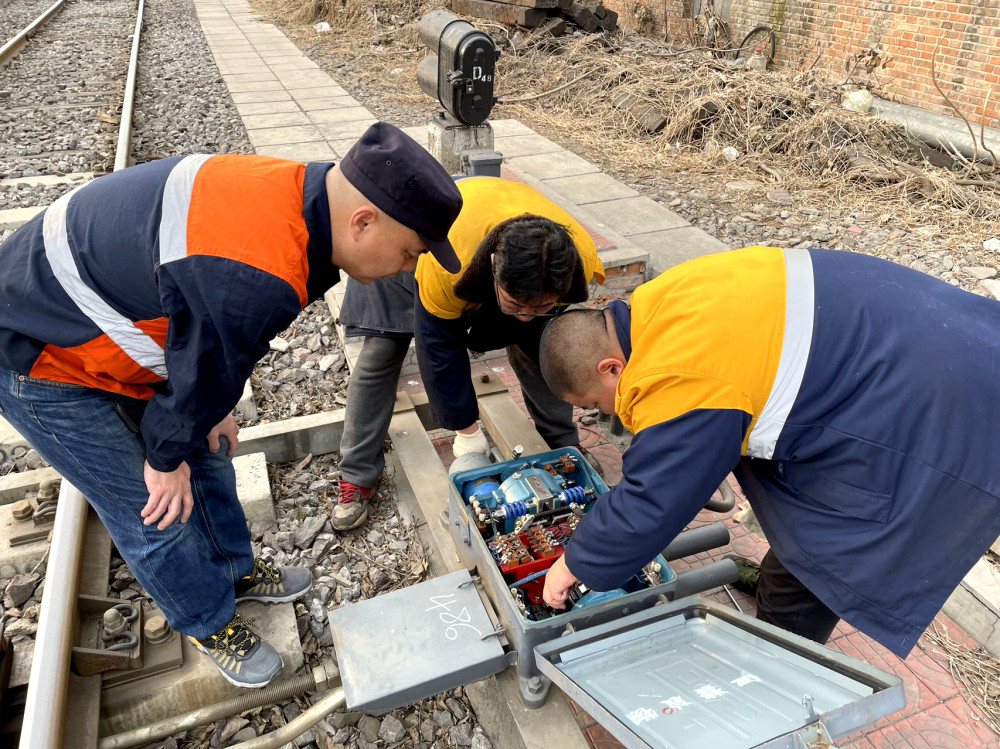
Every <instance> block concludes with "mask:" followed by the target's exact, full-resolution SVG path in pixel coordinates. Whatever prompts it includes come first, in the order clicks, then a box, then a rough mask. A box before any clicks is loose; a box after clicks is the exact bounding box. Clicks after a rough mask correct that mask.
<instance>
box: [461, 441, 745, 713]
mask: <svg viewBox="0 0 1000 749" xmlns="http://www.w3.org/2000/svg"><path fill="white" fill-rule="evenodd" d="M566 453H570V454H572V455H574V456H575V457H577V458H578V459H579V464H580V465H581V467H582V468H583V470H584V471H586V473H587V475H588V476H589V478H590V481H591V482H592V483H593V485H594V486H598V487H601V488H602V489H603V490H604V491H607V487H606V486H605V484H604V482H603V480H601V478H600V476H598V475H597V473H596V471H594V469H593V468H592V467H591V466H590V464H589V463H588V462H587V461H586V460H585V459H584V458H583V456H582V455H581V454H580V452H579V451H578V450H576V449H575V448H572V447H564V448H560V449H559V450H551V451H549V452H544V453H538V454H535V455H531V456H526V457H524V458H521V459H518V460H510V461H507V462H505V463H498V464H493V465H490V466H487V467H484V468H481V469H476V470H469V471H460V472H457V473H454V474H452V475H450V476H449V482H448V484H449V486H448V489H449V492H448V509H447V518H446V522H447V523H448V530H449V532H450V533H451V536H452V538H453V540H454V541H455V546H456V548H457V550H458V556H459V559H461V560H462V564H464V565H465V566H466V567H468V568H469V569H473V568H475V570H476V573H477V574H478V576H479V580H480V582H481V583H482V586H483V589H484V591H485V593H486V596H487V597H488V598H489V599H490V602H491V603H492V604H493V606H494V609H495V612H496V615H497V618H498V619H499V620H500V625H501V626H502V627H503V628H504V630H505V634H506V636H507V638H508V639H509V640H510V642H511V645H512V646H513V649H514V650H515V651H516V653H517V677H518V687H519V690H520V693H521V700H522V702H524V704H525V706H527V707H541V706H542V705H543V704H545V699H546V697H547V695H548V690H549V686H550V684H551V682H550V680H549V679H548V678H547V677H545V676H544V675H543V674H542V673H541V671H540V670H539V668H538V666H537V665H536V663H535V657H534V650H535V648H536V647H537V646H538V645H540V644H542V643H543V642H548V641H549V640H552V639H555V638H557V637H560V636H561V635H563V634H564V633H565V632H567V631H573V630H575V629H584V628H586V627H593V626H595V625H597V624H603V623H604V622H609V621H613V620H616V619H620V618H622V617H623V616H627V615H629V614H631V613H633V612H635V611H641V610H643V609H647V608H649V607H650V606H652V605H654V604H656V603H658V602H663V601H668V600H673V599H674V598H675V597H681V596H686V595H692V594H694V593H699V592H702V591H706V590H711V589H712V588H718V587H721V586H722V585H725V584H727V583H731V582H734V581H735V580H736V579H737V577H738V571H737V569H736V565H735V564H734V563H733V562H732V561H731V560H729V559H723V560H720V561H718V562H713V563H711V564H706V565H703V566H701V567H698V568H696V569H693V570H690V571H687V572H682V573H680V574H679V575H676V576H674V577H673V579H671V580H668V581H666V582H664V583H663V584H661V585H657V586H655V587H650V588H646V589H645V590H639V591H636V592H634V593H629V594H628V595H625V596H622V597H620V598H616V599H614V600H611V601H606V602H605V603H601V604H597V605H594V606H588V607H586V608H580V609H573V610H570V611H567V612H564V613H561V614H558V615H556V616H553V617H552V618H550V619H545V620H543V621H528V620H526V619H525V618H524V617H522V616H521V614H520V612H519V611H518V609H517V607H516V605H515V604H514V601H513V599H512V598H511V596H510V592H509V586H508V584H507V583H506V582H505V581H504V579H503V575H501V574H500V570H499V569H498V568H497V565H496V562H495V561H494V560H493V556H492V555H491V554H490V551H489V548H488V547H487V546H486V542H485V541H484V540H483V537H482V535H481V534H480V533H479V530H478V529H477V527H476V525H475V523H474V522H473V521H472V518H471V517H470V515H469V512H468V509H467V506H466V504H465V501H464V500H463V498H462V493H461V487H462V485H463V483H465V482H466V481H469V480H473V479H475V478H478V477H479V476H480V475H481V474H490V473H496V472H497V471H498V470H501V469H504V470H508V471H511V470H513V471H517V470H524V469H528V468H536V467H538V466H540V465H543V464H545V463H546V462H551V461H555V460H556V459H557V458H558V457H559V456H560V455H564V454H566ZM683 535H684V534H681V536H683ZM679 538H680V537H679ZM718 540H719V539H718V537H717V536H716V537H715V538H713V539H712V545H709V546H703V547H701V548H697V549H696V551H705V550H706V549H710V548H713V547H714V546H720V545H722V544H725V543H728V542H729V533H728V531H725V537H724V539H722V540H721V543H715V541H718ZM688 553H694V551H689V552H688Z"/></svg>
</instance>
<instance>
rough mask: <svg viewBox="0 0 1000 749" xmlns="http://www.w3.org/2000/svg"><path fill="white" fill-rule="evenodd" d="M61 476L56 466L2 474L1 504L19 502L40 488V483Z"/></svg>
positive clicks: (0, 477)
mask: <svg viewBox="0 0 1000 749" xmlns="http://www.w3.org/2000/svg"><path fill="white" fill-rule="evenodd" d="M58 478H59V474H58V473H56V470H55V469H54V468H48V467H46V468H36V469H35V470H33V471H18V472H16V473H8V474H7V475H6V476H0V505H4V504H9V503H11V502H17V501H18V500H21V499H24V497H25V495H26V494H28V493H30V492H34V491H36V490H37V489H38V486H39V484H42V483H44V482H46V481H55V480H57V479H58Z"/></svg>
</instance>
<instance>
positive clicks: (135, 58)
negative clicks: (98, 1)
mask: <svg viewBox="0 0 1000 749" xmlns="http://www.w3.org/2000/svg"><path fill="white" fill-rule="evenodd" d="M145 6H146V0H139V10H138V11H137V12H136V15H135V29H134V30H133V31H132V52H131V53H130V54H129V60H128V74H127V75H126V77H125V95H124V100H123V101H122V117H121V122H120V123H119V126H118V145H117V147H116V148H115V169H114V170H115V171H116V172H117V171H119V170H120V169H124V168H125V167H127V166H128V162H129V157H130V156H131V145H132V107H133V104H134V102H135V79H136V76H137V75H138V71H139V36H140V34H141V33H142V12H143V10H144V8H145Z"/></svg>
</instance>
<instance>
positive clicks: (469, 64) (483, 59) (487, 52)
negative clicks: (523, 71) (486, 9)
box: [417, 10, 500, 125]
mask: <svg viewBox="0 0 1000 749" xmlns="http://www.w3.org/2000/svg"><path fill="white" fill-rule="evenodd" d="M418 33H419V37H420V41H421V42H422V43H423V44H424V45H426V46H427V47H428V48H430V49H431V50H432V51H433V52H434V55H432V56H431V57H425V58H424V59H423V60H421V62H420V65H419V66H418V67H417V82H418V83H419V84H420V88H421V89H422V90H423V92H424V93H425V94H427V95H428V96H430V97H431V98H433V99H437V100H438V101H439V102H440V103H441V106H442V107H444V108H445V111H447V112H448V114H450V115H451V116H452V117H454V118H455V119H456V120H458V121H459V122H461V123H462V124H465V125H480V124H482V123H483V122H484V121H485V120H486V118H487V117H489V116H490V111H491V110H492V109H493V104H494V103H495V102H496V99H495V97H494V96H493V76H494V69H495V67H496V60H497V57H499V55H500V53H499V51H498V50H497V48H496V45H495V44H494V43H493V39H492V38H490V35H489V34H487V33H485V32H483V31H480V30H479V29H477V28H476V27H475V26H473V25H472V24H471V23H469V22H468V21H463V20H462V19H461V18H459V17H458V16H456V15H454V14H452V13H449V12H448V11H446V10H432V11H431V12H430V13H428V14H427V15H425V16H424V17H423V19H421V21H420V27H419V32H418Z"/></svg>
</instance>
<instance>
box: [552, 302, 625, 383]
mask: <svg viewBox="0 0 1000 749" xmlns="http://www.w3.org/2000/svg"><path fill="white" fill-rule="evenodd" d="M612 350H613V342H612V340H611V336H610V334H609V332H608V327H607V320H606V318H605V316H604V310H603V309H571V310H569V311H567V312H564V313H563V314H561V315H559V316H558V317H556V318H553V320H552V322H550V323H549V324H548V325H547V326H546V328H545V332H544V333H542V340H541V343H540V344H539V347H538V361H539V365H540V366H541V370H542V377H543V378H544V379H545V384H547V385H548V386H549V390H551V391H552V392H553V393H554V394H555V395H556V396H557V397H559V398H562V399H564V400H565V398H566V397H567V396H570V395H583V394H584V393H586V392H587V391H589V390H590V388H591V387H592V386H593V383H594V379H595V378H596V377H597V364H598V362H600V361H601V359H604V358H605V357H607V356H608V355H609V354H610V353H611V352H612Z"/></svg>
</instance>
